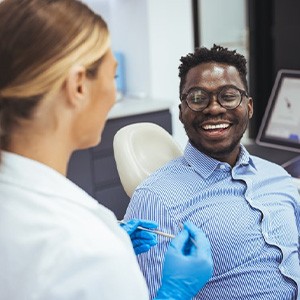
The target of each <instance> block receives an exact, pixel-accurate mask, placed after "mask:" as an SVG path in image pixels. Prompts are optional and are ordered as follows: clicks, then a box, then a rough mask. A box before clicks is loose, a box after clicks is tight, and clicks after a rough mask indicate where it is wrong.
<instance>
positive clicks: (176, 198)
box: [125, 144, 300, 300]
mask: <svg viewBox="0 0 300 300" xmlns="http://www.w3.org/2000/svg"><path fill="white" fill-rule="evenodd" d="M131 218H142V219H148V220H154V221H156V222H158V224H159V229H160V230H162V231H166V232H169V233H175V234H176V233H177V232H178V231H179V228H180V224H181V223H184V222H185V221H186V220H189V221H191V222H193V223H194V224H196V225H197V226H198V227H200V228H202V230H203V231H204V232H205V233H206V235H207V237H208V238H209V240H210V242H211V246H212V255H213V261H214V274H213V277H212V278H211V280H210V281H209V282H208V283H207V284H206V286H205V287H204V288H203V289H202V290H201V291H200V292H199V293H198V295H197V296H196V297H195V299H205V300H210V299H211V300H221V299H222V300H233V299H253V300H254V299H255V300H258V299H259V300H271V299H272V300H275V299H276V300H283V299H284V300H290V299H300V293H299V289H300V263H299V232H300V228H299V227H300V200H299V194H298V191H297V189H296V188H295V187H294V186H293V184H292V182H291V177H290V176H289V175H288V174H287V173H286V171H285V170H284V169H283V168H282V167H280V166H278V165H276V164H273V163H271V162H268V161H266V160H263V159H260V158H258V157H255V156H250V155H249V153H248V152H247V151H246V149H245V148H244V147H243V146H241V153H240V156H239V159H238V162H237V163H236V165H235V166H234V167H233V168H231V167H230V165H229V164H227V163H223V162H220V161H217V160H215V159H213V158H211V157H208V156H206V155H204V154H203V153H201V152H199V151H198V150H197V149H195V148H194V147H193V146H192V145H191V144H188V145H187V147H186V149H185V152H184V155H183V156H182V157H179V158H177V159H175V160H173V161H171V162H170V163H168V164H166V165H165V166H163V167H162V168H161V169H159V170H158V171H156V172H155V173H153V174H152V175H151V176H150V177H149V178H148V179H147V180H145V181H144V182H143V183H142V184H141V185H140V186H139V187H138V188H137V190H136V191H135V193H134V195H133V197H132V199H131V201H130V204H129V207H128V209H127V212H126V216H125V219H131ZM158 241H159V242H158V245H157V246H155V247H153V248H152V249H150V251H148V252H147V253H144V254H141V255H139V256H138V261H139V264H140V267H141V269H142V271H143V273H144V276H145V278H146V281H147V284H148V286H149V289H150V294H151V297H152V298H153V297H154V296H155V294H156V292H157V289H158V288H159V286H160V284H161V282H160V278H161V270H162V263H163V259H164V254H165V251H166V249H167V247H168V244H169V242H170V240H169V239H168V238H165V237H161V236H159V237H158ZM297 295H298V296H297Z"/></svg>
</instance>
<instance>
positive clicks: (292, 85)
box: [245, 70, 300, 191]
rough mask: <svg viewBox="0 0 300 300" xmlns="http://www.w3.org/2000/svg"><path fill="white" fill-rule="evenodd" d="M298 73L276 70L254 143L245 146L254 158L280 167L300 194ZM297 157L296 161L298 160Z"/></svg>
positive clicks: (299, 96)
mask: <svg viewBox="0 0 300 300" xmlns="http://www.w3.org/2000/svg"><path fill="white" fill-rule="evenodd" d="M299 110H300V71H296V70H280V71H279V72H278V74H277V77H276V80H275V83H274V86H273V89H272V93H271V96H270V98H269V102H268V105H267V109H266V111H265V114H264V117H263V121H262V123H261V126H260V128H259V132H258V135H257V138H256V141H255V142H256V143H255V144H252V145H245V146H246V148H247V149H248V151H249V152H250V153H251V154H253V155H256V156H259V157H262V158H265V159H268V160H270V161H273V162H275V163H278V164H280V165H282V166H283V167H284V168H286V170H287V171H288V172H289V173H290V174H291V175H292V176H293V177H294V182H295V185H296V186H297V188H298V190H299V191H300V179H298V176H297V175H296V174H299V173H300V170H299V168H300V163H298V162H299V161H300V114H299ZM298 157H299V158H298Z"/></svg>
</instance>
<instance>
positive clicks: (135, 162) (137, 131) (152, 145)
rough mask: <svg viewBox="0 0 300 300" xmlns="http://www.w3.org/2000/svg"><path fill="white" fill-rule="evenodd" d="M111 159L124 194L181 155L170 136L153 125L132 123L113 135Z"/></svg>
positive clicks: (179, 149) (129, 193) (131, 192)
mask: <svg viewBox="0 0 300 300" xmlns="http://www.w3.org/2000/svg"><path fill="white" fill-rule="evenodd" d="M113 148H114V157H115V161H116V165H117V170H118V173H119V177H120V180H121V183H122V185H123V188H124V190H125V192H126V194H127V195H128V196H129V197H131V196H132V194H133V192H134V190H135V188H136V187H137V186H138V185H139V184H140V183H141V182H142V181H143V180H144V179H146V178H147V177H148V176H149V175H150V174H151V173H153V172H154V171H155V170H157V169H158V168H160V167H161V166H163V165H164V164H165V163H167V162H168V161H170V160H172V159H173V158H176V157H178V156H181V155H182V150H181V148H180V147H179V145H178V144H177V143H176V142H175V140H174V138H173V137H172V135H170V134H169V133H168V132H167V131H166V130H165V129H163V128H162V127H160V126H159V125H157V124H154V123H135V124H131V125H127V126H125V127H123V128H121V129H120V130H119V131H118V132H117V133H116V134H115V136H114V141H113Z"/></svg>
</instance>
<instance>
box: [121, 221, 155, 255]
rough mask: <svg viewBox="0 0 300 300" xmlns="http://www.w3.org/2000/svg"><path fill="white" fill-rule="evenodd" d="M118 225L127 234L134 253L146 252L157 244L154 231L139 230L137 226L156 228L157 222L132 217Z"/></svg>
mask: <svg viewBox="0 0 300 300" xmlns="http://www.w3.org/2000/svg"><path fill="white" fill-rule="evenodd" d="M120 226H121V227H122V228H123V229H124V230H125V231H126V232H127V233H128V234H129V236H130V239H131V242H132V245H133V249H134V252H135V254H136V255H138V254H140V253H143V252H147V251H148V250H149V249H150V248H151V247H153V246H155V245H156V244H157V236H156V234H155V233H152V232H148V231H144V230H140V229H138V228H137V227H138V226H142V227H145V228H148V229H155V228H157V223H156V222H153V221H148V220H138V219H132V220H130V221H128V222H126V223H125V224H122V223H121V224H120Z"/></svg>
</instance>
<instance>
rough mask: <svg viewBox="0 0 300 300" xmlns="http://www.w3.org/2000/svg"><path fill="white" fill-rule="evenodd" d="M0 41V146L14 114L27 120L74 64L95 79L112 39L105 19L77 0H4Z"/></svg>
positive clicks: (11, 123) (59, 85) (0, 146)
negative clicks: (81, 66)
mask: <svg viewBox="0 0 300 300" xmlns="http://www.w3.org/2000/svg"><path fill="white" fill-rule="evenodd" d="M0 41H1V44H0V57H1V59H0V70H1V72H0V148H2V146H5V143H4V140H5V139H4V140H3V137H4V136H6V137H8V136H9V131H10V129H11V128H12V127H13V126H14V125H15V124H16V123H17V120H18V118H20V117H23V118H24V117H26V118H29V117H30V111H32V108H33V107H34V106H35V105H36V103H37V102H38V101H40V100H41V99H42V98H44V97H45V96H47V95H48V94H50V93H52V92H55V91H57V90H58V89H59V88H60V87H61V85H62V84H63V82H64V81H65V79H66V77H67V75H68V72H69V70H70V68H71V67H72V66H74V65H75V64H80V65H83V66H84V67H86V69H87V76H89V77H95V76H96V74H97V72H96V70H97V69H98V66H99V64H100V62H101V58H102V56H103V55H104V54H105V53H106V51H107V50H108V48H109V43H110V41H109V33H108V29H107V25H106V23H105V21H104V20H103V19H102V18H101V17H100V16H99V15H97V14H95V13H94V12H93V11H92V10H90V9H89V8H88V7H87V6H86V5H85V4H83V3H81V2H80V1H77V0H4V1H2V2H1V3H0Z"/></svg>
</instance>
